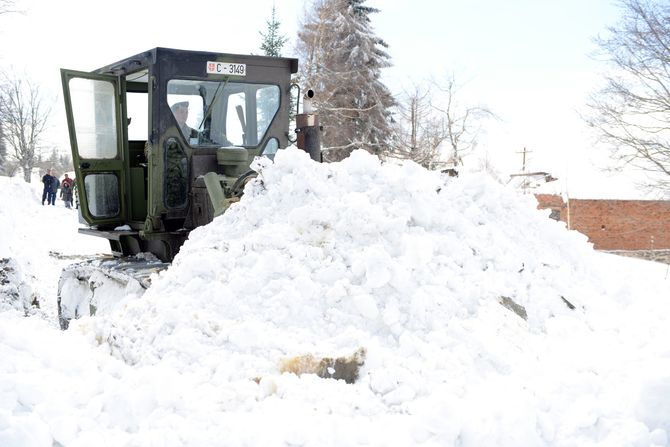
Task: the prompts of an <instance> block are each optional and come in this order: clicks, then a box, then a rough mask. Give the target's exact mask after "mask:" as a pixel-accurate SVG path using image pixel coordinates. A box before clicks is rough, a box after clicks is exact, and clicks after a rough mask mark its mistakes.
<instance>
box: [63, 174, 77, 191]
mask: <svg viewBox="0 0 670 447" xmlns="http://www.w3.org/2000/svg"><path fill="white" fill-rule="evenodd" d="M63 183H67V184H68V185H70V188H72V185H73V184H74V179H72V178H70V176H69V175H67V174H65V178H64V179H63V181H62V182H61V186H62V184H63Z"/></svg>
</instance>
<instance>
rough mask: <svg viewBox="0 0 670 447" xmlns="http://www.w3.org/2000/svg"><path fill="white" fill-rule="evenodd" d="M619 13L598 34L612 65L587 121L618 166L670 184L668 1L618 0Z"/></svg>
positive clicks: (659, 185)
mask: <svg viewBox="0 0 670 447" xmlns="http://www.w3.org/2000/svg"><path fill="white" fill-rule="evenodd" d="M620 5H621V7H622V10H623V13H624V14H623V18H622V19H621V21H620V23H619V24H618V25H616V26H614V27H611V28H610V29H609V33H608V36H607V37H599V38H597V39H596V42H597V43H598V45H599V47H600V49H601V55H603V56H604V57H605V58H606V60H607V61H608V62H609V63H610V64H611V65H612V66H613V70H612V72H611V73H610V74H608V75H607V76H606V77H605V84H604V87H603V88H602V89H600V90H599V91H597V92H595V93H594V94H592V95H591V98H590V100H589V104H588V105H589V107H590V109H591V115H590V116H588V117H587V118H586V121H587V123H588V124H589V126H591V127H592V128H593V129H595V131H596V133H597V135H598V136H599V139H600V141H601V142H604V143H605V144H607V145H608V146H609V147H611V148H612V156H613V158H614V159H615V160H617V161H618V162H620V165H619V166H623V165H632V166H635V167H638V168H641V169H643V170H645V171H647V172H650V173H655V174H660V175H656V176H654V180H651V181H650V183H649V184H648V185H647V186H651V187H652V188H658V189H661V190H664V191H665V192H666V193H667V191H668V189H670V188H669V187H670V4H668V3H667V2H656V1H650V0H621V1H620Z"/></svg>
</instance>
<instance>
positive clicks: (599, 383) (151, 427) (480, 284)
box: [0, 149, 670, 447]
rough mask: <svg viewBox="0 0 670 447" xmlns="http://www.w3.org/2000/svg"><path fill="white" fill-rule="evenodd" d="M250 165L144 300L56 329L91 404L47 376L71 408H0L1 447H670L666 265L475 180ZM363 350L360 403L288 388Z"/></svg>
mask: <svg viewBox="0 0 670 447" xmlns="http://www.w3.org/2000/svg"><path fill="white" fill-rule="evenodd" d="M255 168H256V169H257V170H258V172H259V177H258V178H257V179H256V180H255V181H254V182H252V183H250V184H249V185H247V189H246V191H245V195H244V197H243V198H242V200H241V201H240V202H239V203H238V204H236V205H234V206H233V207H231V209H230V210H229V211H228V212H226V214H225V215H223V216H221V217H219V218H217V219H215V221H214V222H212V224H210V225H207V226H205V227H202V228H199V229H197V230H195V231H193V232H192V233H191V236H190V238H189V240H188V241H187V243H186V244H185V245H184V247H183V248H182V249H181V251H180V253H179V255H178V256H177V258H176V259H175V262H174V263H173V265H172V266H171V267H170V268H169V269H168V270H167V271H165V272H163V273H162V274H161V275H159V277H157V278H155V279H154V280H153V284H154V285H153V286H152V287H151V289H150V290H149V291H148V292H147V293H146V294H145V295H144V296H143V297H142V298H141V299H135V297H132V296H129V297H127V299H125V300H124V301H122V305H121V306H119V307H118V308H117V310H116V311H115V312H114V313H113V314H111V315H109V316H107V317H104V318H102V317H98V318H96V317H93V318H85V319H82V320H78V321H76V322H73V324H72V326H71V330H70V331H69V332H67V333H66V334H60V333H58V332H54V334H58V335H57V336H56V335H54V337H58V339H61V340H62V343H61V344H62V346H67V347H69V348H68V349H69V350H68V351H67V352H69V353H70V354H69V358H71V357H72V351H75V350H76V351H77V352H78V353H79V355H78V356H77V359H78V360H77V361H76V362H73V366H71V367H70V368H69V372H70V374H74V375H75V376H77V375H78V376H77V377H79V380H80V381H81V382H82V384H83V386H81V387H79V388H78V389H76V390H73V389H72V387H73V386H74V385H73V382H72V381H71V380H70V379H66V378H65V377H64V376H65V375H66V374H64V373H63V372H62V370H63V368H65V367H64V366H63V365H60V364H58V365H56V366H47V367H46V368H47V371H52V370H53V371H54V373H53V376H52V377H53V378H54V380H56V381H57V382H58V383H61V384H63V387H64V389H65V391H61V392H62V393H66V394H67V392H68V391H67V390H71V392H72V393H73V394H74V396H75V399H74V400H71V401H70V400H67V399H64V400H63V401H62V402H61V403H59V405H55V404H54V403H53V402H54V398H53V392H51V394H49V393H47V392H46V391H45V389H44V387H38V386H35V388H31V387H28V390H29V391H34V390H35V389H37V390H39V391H40V392H44V393H47V394H49V395H50V396H51V398H50V399H49V400H48V402H49V403H50V404H49V405H47V406H46V408H47V409H48V410H49V411H47V410H45V406H44V405H43V402H44V399H41V398H40V397H38V396H39V393H35V392H33V393H32V394H30V396H31V399H28V400H27V401H26V400H25V399H19V398H17V399H13V400H12V399H10V400H9V402H14V404H11V403H10V404H4V405H3V404H0V441H2V440H3V439H10V440H11V439H24V440H25V439H28V438H27V437H26V436H24V437H23V438H21V437H20V436H19V434H21V433H23V431H21V430H20V429H21V428H25V427H27V426H29V427H33V426H34V427H39V428H40V429H41V431H40V433H41V434H44V439H49V440H51V439H53V440H55V441H56V442H58V443H60V444H62V445H67V446H71V445H75V446H77V445H87V444H85V442H90V441H91V440H96V439H97V440H99V439H104V440H105V441H106V442H108V443H113V444H115V445H152V444H153V445H194V446H195V445H198V446H201V445H234V446H236V445H263V446H268V445H277V446H280V445H301V446H316V445H319V446H323V445H338V446H342V445H398V446H405V445H435V446H437V445H439V446H448V445H454V446H456V445H458V446H466V447H467V446H481V445H501V446H518V445H524V446H549V445H551V446H583V445H645V446H646V445H667V442H668V439H667V433H668V431H669V430H670V404H668V403H667V402H666V400H665V399H662V398H659V396H662V395H664V394H667V391H668V390H670V349H667V347H666V346H665V342H664V340H667V339H668V335H670V334H669V333H668V332H669V331H670V330H669V329H668V328H667V324H665V319H664V317H663V315H664V314H665V313H666V312H667V311H668V310H669V309H668V303H667V298H666V295H667V292H666V291H667V285H668V284H667V279H666V278H665V277H664V276H663V273H664V271H661V269H660V268H656V267H657V266H656V265H652V264H651V263H647V262H643V261H635V260H630V259H619V258H615V257H614V256H611V255H604V254H600V253H596V252H594V251H593V250H592V248H591V246H590V245H589V244H588V243H587V242H586V238H585V237H584V236H582V235H580V234H578V233H575V232H569V231H566V229H565V227H564V225H563V224H561V223H558V222H554V221H552V220H550V219H549V218H548V216H547V213H546V212H542V211H538V210H536V209H535V206H536V204H535V203H534V201H533V200H532V197H529V196H519V195H518V194H517V193H516V192H514V191H512V190H508V189H506V188H504V187H501V186H500V185H498V184H495V183H493V182H489V181H486V180H484V179H482V178H481V177H478V176H474V175H462V176H461V177H459V178H451V177H446V176H444V177H443V176H440V175H439V174H438V173H434V172H428V171H426V170H424V169H422V168H420V167H419V166H417V165H415V164H413V163H403V164H400V165H393V164H382V163H380V161H379V160H378V159H377V158H376V157H373V156H371V155H369V154H367V153H365V152H354V153H353V154H352V156H351V157H350V158H348V159H347V160H345V161H343V162H341V163H334V164H323V165H321V164H316V163H314V162H312V161H311V160H310V159H309V157H307V155H306V154H304V153H302V152H300V151H297V150H292V149H289V150H285V151H280V152H279V153H278V154H277V158H276V160H275V162H274V163H272V162H270V161H268V160H265V159H262V160H257V161H256V166H255ZM658 267H660V266H658ZM642 275H645V276H644V277H642ZM12 322H13V323H12V324H11V327H12V328H13V329H17V328H19V325H18V323H15V322H14V320H12ZM17 330H18V329H17ZM4 337H8V335H7V332H4V333H3V332H2V331H1V330H0V342H2V340H3V339H4ZM70 339H73V340H72V341H68V340H70ZM82 340H86V341H88V345H86V346H87V347H82V343H81V341H82ZM0 348H1V344H0ZM359 348H364V349H365V350H366V353H367V357H366V361H365V364H364V365H363V367H362V370H361V374H360V377H359V379H358V380H357V381H356V382H355V383H354V384H346V383H344V382H343V381H336V380H328V379H321V378H318V377H316V376H313V375H309V374H307V375H302V376H299V377H298V376H295V375H293V374H288V373H283V374H282V373H281V372H280V370H279V365H280V363H281V362H282V359H285V358H287V357H291V356H296V355H303V354H313V355H316V356H320V355H326V356H339V355H350V354H352V353H353V352H355V351H356V350H357V349H359ZM55 349H65V348H55ZM87 350H88V351H90V352H88V351H87ZM31 352H35V354H34V355H35V356H38V355H41V354H40V353H39V351H37V350H35V351H31ZM110 354H111V355H110ZM83 356H90V361H89V362H85V361H83V360H82V357H83ZM92 365H93V366H92ZM96 365H97V370H96ZM0 372H1V371H0ZM18 374H19V373H18V372H16V373H12V374H9V375H8V377H10V379H11V380H14V381H18V380H19V379H18V378H17V377H18ZM0 377H2V376H1V375H0ZM10 379H8V381H6V382H5V383H6V384H11V383H14V382H12V381H11V380H10ZM2 384H3V382H2V379H0V391H1V390H2V389H3V388H2ZM100 384H104V386H103V385H100ZM24 388H25V387H24ZM58 396H60V394H58ZM0 401H2V400H1V399H0ZM12 405H14V406H12ZM25 409H28V410H29V411H31V412H33V413H35V414H36V415H37V418H34V419H31V420H30V424H32V425H30V424H28V422H25V419H21V417H20V414H21V411H25ZM56 409H57V410H59V412H62V414H72V416H71V417H60V418H53V412H54V411H55V410H56ZM3 415H4V416H3ZM3 417H4V418H5V419H4V420H5V423H4V425H3ZM3 427H5V428H3ZM7 427H9V428H7ZM3 430H4V432H3ZM2 433H7V434H8V435H7V437H6V438H3V437H2ZM17 433H18V434H17ZM9 435H14V436H15V438H9V437H8V436H9ZM40 439H41V438H40ZM0 444H3V445H5V444H7V445H20V444H18V443H7V442H5V443H2V442H0ZM24 444H27V445H47V444H40V443H38V442H37V441H35V442H34V443H33V444H28V443H24Z"/></svg>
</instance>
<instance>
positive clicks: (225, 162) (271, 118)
mask: <svg viewBox="0 0 670 447" xmlns="http://www.w3.org/2000/svg"><path fill="white" fill-rule="evenodd" d="M297 70H298V61H297V59H290V58H278V57H265V56H250V55H237V54H225V53H210V52H200V51H185V50H176V49H169V48H154V49H152V50H149V51H145V52H143V53H140V54H137V55H134V56H131V57H128V58H126V59H123V60H121V61H118V62H115V63H113V64H110V65H107V66H105V67H102V68H99V69H97V70H94V71H91V72H81V71H73V70H65V69H63V70H61V78H62V83H63V93H64V99H65V109H66V113H67V121H68V129H69V136H70V144H71V148H72V157H73V162H74V168H75V172H76V182H77V189H78V192H79V201H80V207H79V209H80V214H81V218H82V219H83V221H85V222H86V223H87V224H88V226H89V228H86V229H81V230H80V232H83V233H86V234H91V235H95V236H99V237H103V238H106V239H107V240H109V243H110V246H111V250H112V253H113V255H114V257H116V258H124V257H132V256H137V255H140V254H142V255H143V256H144V254H146V253H150V254H152V255H153V256H155V258H156V259H155V261H156V262H155V263H154V265H155V264H156V263H160V264H161V265H167V264H168V263H169V262H170V261H172V259H173V258H174V256H175V255H176V254H177V252H178V251H179V248H180V247H181V245H182V244H183V243H184V241H185V240H186V238H187V237H188V234H189V232H190V231H191V230H192V229H194V228H196V227H198V226H201V225H205V224H207V223H209V222H211V221H212V219H213V218H214V217H216V216H217V215H219V214H221V213H223V212H224V211H225V210H226V208H227V207H228V206H229V205H230V203H231V202H233V201H235V200H237V199H238V198H239V196H240V195H241V194H242V191H243V189H244V185H245V183H246V182H247V181H248V180H249V179H250V178H253V177H254V175H255V173H254V172H253V171H251V170H250V168H249V166H250V163H251V162H252V160H253V159H254V157H256V156H267V157H270V158H272V157H273V156H274V154H275V153H276V152H277V151H278V150H281V149H283V148H286V147H287V146H288V145H289V144H290V141H289V121H290V117H291V103H292V102H291V89H292V85H291V76H292V75H293V74H294V73H296V72H297ZM310 93H311V91H310ZM296 119H297V121H298V125H300V123H301V122H303V123H305V122H308V123H315V122H317V120H315V119H305V118H304V116H300V115H299V116H297V118H296ZM312 127H313V126H312ZM299 131H301V132H302V135H300V138H299V139H301V140H302V141H304V140H305V138H304V135H306V134H308V135H313V134H314V132H313V129H311V128H308V127H305V126H303V127H301V128H300V129H299ZM314 140H316V141H317V143H316V144H318V138H317V139H314V138H312V139H310V141H314ZM310 144H312V146H313V145H314V143H310ZM299 147H300V145H299ZM305 150H307V151H308V152H309V153H310V155H311V156H312V158H313V159H315V160H319V159H320V153H319V150H318V148H315V147H311V148H305ZM106 262H107V261H106ZM133 265H134V266H136V267H134V269H135V270H139V269H140V267H139V264H138V263H136V262H135V263H133ZM87 270H90V269H87V268H83V267H82V266H81V265H80V266H78V267H77V272H78V273H77V274H76V275H72V274H70V275H65V276H67V277H70V278H71V277H73V276H74V277H75V279H76V280H78V281H80V282H81V281H85V280H87V278H86V276H87V275H89V276H90V272H89V273H86V271H87ZM130 276H132V274H130ZM145 283H146V281H145ZM91 287H93V286H91ZM66 289H68V287H66V285H60V286H59V290H61V292H62V290H66ZM68 290H69V289H68ZM61 292H59V308H61V309H60V310H61V316H62V318H61V323H62V322H63V319H64V318H65V319H69V318H73V317H76V316H78V315H79V314H80V313H81V309H80V304H81V303H79V302H77V303H78V304H77V305H76V306H75V307H76V308H77V310H75V309H74V308H73V306H74V305H73V304H72V303H69V304H68V299H66V298H65V297H64V296H62V293H61ZM75 301H76V300H75ZM68 306H69V309H65V308H66V307H68ZM68 312H69V314H67V313H68ZM65 314H67V315H65Z"/></svg>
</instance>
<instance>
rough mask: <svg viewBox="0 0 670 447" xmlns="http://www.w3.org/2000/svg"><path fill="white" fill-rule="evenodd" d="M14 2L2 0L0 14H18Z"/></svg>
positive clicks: (12, 0) (0, 1) (0, 0)
mask: <svg viewBox="0 0 670 447" xmlns="http://www.w3.org/2000/svg"><path fill="white" fill-rule="evenodd" d="M15 3H16V2H15V1H14V0H0V14H5V13H8V12H17V11H16V9H15Z"/></svg>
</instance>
